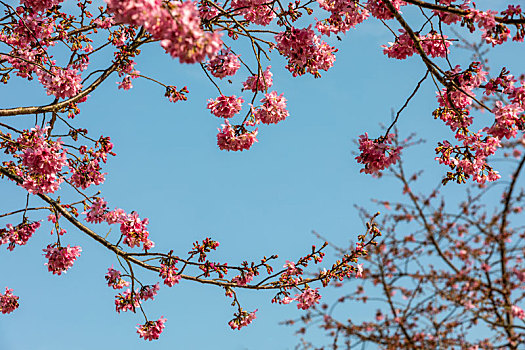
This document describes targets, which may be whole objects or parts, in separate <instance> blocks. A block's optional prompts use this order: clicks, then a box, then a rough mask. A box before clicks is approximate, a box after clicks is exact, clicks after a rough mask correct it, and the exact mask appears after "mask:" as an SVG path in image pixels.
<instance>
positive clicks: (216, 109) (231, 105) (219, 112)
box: [207, 95, 244, 118]
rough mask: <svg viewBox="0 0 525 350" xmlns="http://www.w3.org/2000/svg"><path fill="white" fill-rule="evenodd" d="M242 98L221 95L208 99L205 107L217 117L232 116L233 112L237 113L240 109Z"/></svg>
mask: <svg viewBox="0 0 525 350" xmlns="http://www.w3.org/2000/svg"><path fill="white" fill-rule="evenodd" d="M243 102H244V99H243V98H242V97H239V98H237V96H235V95H233V96H224V95H221V96H219V97H217V98H216V99H215V100H212V99H210V100H208V106H207V108H208V109H210V110H211V113H212V114H213V115H215V116H216V117H219V118H232V117H233V116H234V115H235V114H237V113H239V112H240V111H241V109H242V103H243Z"/></svg>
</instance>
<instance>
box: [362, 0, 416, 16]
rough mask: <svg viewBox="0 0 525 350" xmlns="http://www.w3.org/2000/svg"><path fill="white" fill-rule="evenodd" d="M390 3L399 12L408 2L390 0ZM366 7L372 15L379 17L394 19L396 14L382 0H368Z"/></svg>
mask: <svg viewBox="0 0 525 350" xmlns="http://www.w3.org/2000/svg"><path fill="white" fill-rule="evenodd" d="M390 3H391V4H392V5H393V6H394V7H395V9H396V10H397V11H398V12H399V8H400V7H401V6H404V5H406V2H404V1H402V0H390ZM366 8H367V9H368V11H370V13H371V14H372V16H374V17H376V18H379V19H392V18H394V14H393V13H392V12H390V10H389V9H388V8H387V7H386V5H385V4H384V3H383V2H382V1H381V0H368V2H367V3H366Z"/></svg>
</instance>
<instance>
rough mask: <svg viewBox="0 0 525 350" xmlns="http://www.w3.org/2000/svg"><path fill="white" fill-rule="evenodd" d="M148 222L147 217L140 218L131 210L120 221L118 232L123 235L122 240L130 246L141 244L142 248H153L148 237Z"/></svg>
mask: <svg viewBox="0 0 525 350" xmlns="http://www.w3.org/2000/svg"><path fill="white" fill-rule="evenodd" d="M148 223H149V220H148V219H147V218H145V219H142V220H141V219H140V218H139V215H138V214H137V213H136V212H132V213H131V214H129V215H128V216H127V217H126V218H125V219H123V220H122V221H121V224H120V232H121V233H122V234H123V235H124V236H125V237H124V240H123V241H122V242H123V243H124V244H127V245H128V246H130V247H131V248H133V247H135V246H137V247H140V244H141V243H142V244H143V248H144V250H147V249H150V248H153V246H154V244H153V242H152V241H150V240H149V239H148V236H149V232H148V230H147V229H146V225H147V224H148Z"/></svg>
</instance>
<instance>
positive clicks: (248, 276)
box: [232, 272, 254, 286]
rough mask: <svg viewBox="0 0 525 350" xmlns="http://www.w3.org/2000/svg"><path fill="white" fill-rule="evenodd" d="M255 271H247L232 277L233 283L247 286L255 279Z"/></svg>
mask: <svg viewBox="0 0 525 350" xmlns="http://www.w3.org/2000/svg"><path fill="white" fill-rule="evenodd" d="M253 276H254V275H253V272H247V273H245V274H243V275H240V276H235V277H234V278H232V283H235V284H237V285H238V286H245V285H247V284H248V283H250V282H251V281H253Z"/></svg>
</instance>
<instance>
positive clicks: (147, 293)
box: [139, 283, 160, 301]
mask: <svg viewBox="0 0 525 350" xmlns="http://www.w3.org/2000/svg"><path fill="white" fill-rule="evenodd" d="M159 289H160V286H159V284H158V283H156V284H154V285H152V286H144V287H142V288H141V289H140V292H139V298H140V299H142V300H144V301H145V300H148V299H151V300H153V299H154V298H155V295H157V292H158V291H159Z"/></svg>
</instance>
